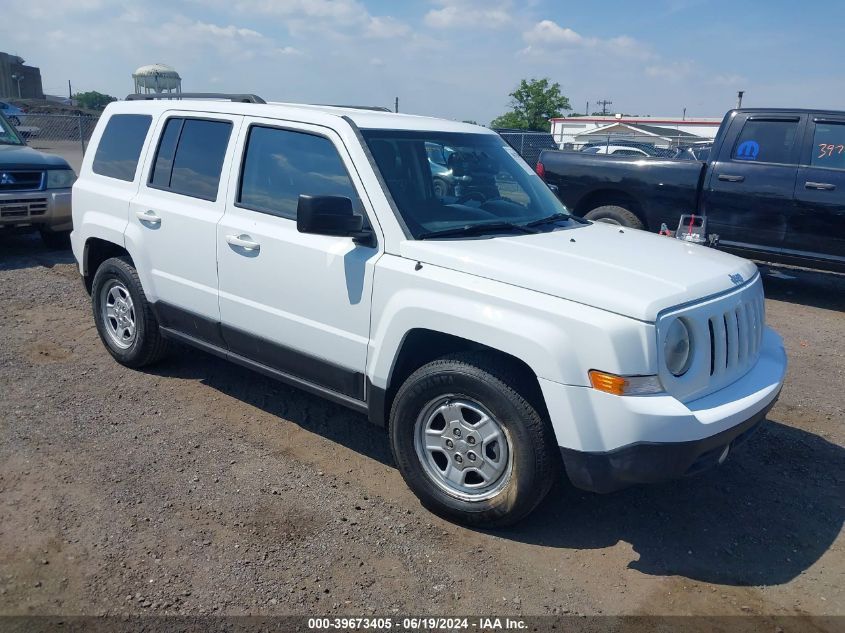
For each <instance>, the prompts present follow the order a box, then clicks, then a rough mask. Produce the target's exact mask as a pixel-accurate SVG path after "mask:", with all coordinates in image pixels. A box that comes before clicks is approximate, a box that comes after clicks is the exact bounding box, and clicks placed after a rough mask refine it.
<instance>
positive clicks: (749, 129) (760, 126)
mask: <svg viewBox="0 0 845 633" xmlns="http://www.w3.org/2000/svg"><path fill="white" fill-rule="evenodd" d="M797 133H798V120H797V119H796V120H794V121H772V120H769V121H766V120H755V119H749V120H748V121H746V122H745V125H744V126H743V128H742V132H740V134H739V138H738V139H737V141H736V145H734V149H733V153H732V154H731V158H733V159H734V160H742V161H749V162H757V163H781V164H785V165H794V164H797V163H796V161H795V158H794V153H793V151H792V150H793V148H794V147H795V137H796V135H797Z"/></svg>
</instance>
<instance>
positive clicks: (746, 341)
mask: <svg viewBox="0 0 845 633" xmlns="http://www.w3.org/2000/svg"><path fill="white" fill-rule="evenodd" d="M761 305H762V301H761V300H760V299H759V298H757V297H754V298H753V299H750V300H745V301H740V303H738V304H737V305H736V307H735V308H734V309H733V310H728V311H727V312H725V313H724V314H720V315H716V316H712V317H710V318H709V319H708V330H709V334H710V375H711V376H719V375H721V374H723V373H724V372H725V371H728V372H730V371H731V370H732V369H734V368H738V367H742V366H745V365H749V364H750V363H751V362H752V361H755V360H756V359H757V354H758V352H759V351H760V339H761V337H762V334H763V311H762V309H761Z"/></svg>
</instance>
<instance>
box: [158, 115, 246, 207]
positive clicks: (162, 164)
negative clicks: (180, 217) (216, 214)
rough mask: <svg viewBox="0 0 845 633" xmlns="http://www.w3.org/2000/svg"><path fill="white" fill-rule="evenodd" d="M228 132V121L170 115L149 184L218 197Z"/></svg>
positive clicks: (202, 196)
mask: <svg viewBox="0 0 845 633" xmlns="http://www.w3.org/2000/svg"><path fill="white" fill-rule="evenodd" d="M231 133H232V124H231V123H230V122H229V121H208V120H205V119H183V118H172V119H169V120H168V121H167V124H166V125H165V128H164V131H163V132H162V134H161V139H160V140H159V144H158V150H157V151H156V157H155V162H154V163H153V169H152V172H151V175H150V183H149V184H150V186H151V187H153V188H156V189H165V190H167V191H172V192H173V193H178V194H182V195H185V196H191V197H192V198H201V199H203V200H211V201H214V200H217V189H218V187H219V185H220V172H221V171H222V169H223V159H224V157H225V156H226V147H227V146H228V144H229V136H230V135H231Z"/></svg>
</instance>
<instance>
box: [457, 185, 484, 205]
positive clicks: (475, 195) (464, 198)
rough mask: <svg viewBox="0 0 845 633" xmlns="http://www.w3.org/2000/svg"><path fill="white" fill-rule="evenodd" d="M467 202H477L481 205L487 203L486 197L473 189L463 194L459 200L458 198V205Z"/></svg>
mask: <svg viewBox="0 0 845 633" xmlns="http://www.w3.org/2000/svg"><path fill="white" fill-rule="evenodd" d="M467 200H478V201H479V202H481V203H482V204H483V203H485V202H487V196H485V195H484V194H483V193H481V192H480V191H478V190H477V189H475V190H473V191H470V192H469V193H465V194H464V195H462V196H461V197H460V198H458V204H463V203H464V202H466V201H467Z"/></svg>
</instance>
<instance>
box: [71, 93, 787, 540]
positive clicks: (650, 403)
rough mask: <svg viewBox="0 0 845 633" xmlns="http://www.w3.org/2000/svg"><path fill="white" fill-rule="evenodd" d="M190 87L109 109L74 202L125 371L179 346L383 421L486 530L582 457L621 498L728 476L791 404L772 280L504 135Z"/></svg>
mask: <svg viewBox="0 0 845 633" xmlns="http://www.w3.org/2000/svg"><path fill="white" fill-rule="evenodd" d="M183 97H184V98H183V99H182V100H178V101H172V100H149V99H147V100H145V99H142V98H140V97H139V96H137V95H133V96H131V97H130V98H129V99H127V100H126V101H124V102H118V103H113V104H111V105H109V106H108V107H107V108H106V110H105V112H104V114H103V116H102V118H101V119H100V122H99V124H98V126H97V129H96V130H95V132H94V135H93V138H92V139H91V148H90V151H89V152H88V153H87V154H86V155H85V160H84V162H83V164H82V170H81V173H80V176H79V179H78V180H77V181H76V184H75V185H74V187H73V227H74V230H73V235H72V244H73V250H74V254H75V256H76V259H77V261H78V262H79V268H80V271H81V273H82V275H83V277H84V280H85V283H86V285H87V287H88V289H89V290H90V293H91V298H92V303H93V312H94V320H95V322H96V325H97V330H98V331H99V334H100V337H101V338H102V340H103V343H104V344H105V346H106V348H107V349H108V351H109V352H110V353H111V355H112V356H113V357H114V358H115V359H116V360H117V361H118V362H120V363H122V364H124V365H126V366H129V367H142V366H144V365H147V364H150V363H153V362H155V361H157V360H158V359H160V358H161V357H162V355H163V354H164V353H165V352H166V351H167V347H168V343H169V342H171V341H179V342H182V343H187V344H189V345H193V346H196V347H198V348H199V349H201V350H205V351H207V352H210V353H212V354H216V355H218V356H221V357H223V358H227V359H229V360H232V361H234V362H236V363H239V364H241V365H245V366H247V367H250V368H252V369H255V370H257V371H259V372H261V373H264V374H267V375H269V376H272V377H274V378H278V379H280V380H282V381H285V382H287V383H290V384H292V385H294V386H296V387H299V388H302V389H304V390H306V391H310V392H312V393H315V394H319V395H321V396H324V397H326V398H330V399H331V400H334V401H335V402H339V403H341V404H343V405H346V406H348V407H351V408H352V409H355V410H358V411H361V412H363V413H366V414H367V415H368V416H369V418H370V420H371V421H373V422H374V423H376V424H379V425H385V426H387V427H388V428H389V432H390V441H391V445H392V449H393V455H394V457H395V460H396V464H397V465H398V467H399V471H400V472H401V474H402V476H403V477H404V478H405V480H406V482H407V483H408V485H409V486H410V487H411V489H412V490H413V491H414V492H415V493H416V494H417V495H418V496H419V498H420V499H421V500H422V502H423V504H425V505H426V506H427V507H428V508H430V509H431V510H433V511H435V512H437V513H440V514H442V515H445V516H448V517H451V518H453V519H456V520H459V521H462V522H466V523H471V524H477V525H503V524H507V523H512V522H514V521H516V520H518V519H519V518H521V517H523V516H525V515H526V514H528V513H529V512H530V511H531V510H532V509H533V508H535V507H536V506H537V504H538V503H539V502H540V501H541V500H542V499H543V496H544V495H545V494H546V493H547V491H548V490H549V488H550V486H551V485H552V483H553V482H554V480H555V479H556V478H557V477H558V476H559V471H560V467H561V466H563V467H565V470H566V473H567V475H568V476H569V479H570V480H571V481H572V483H573V484H574V485H575V486H577V487H580V488H584V489H587V490H592V491H597V492H609V491H612V490H616V489H618V488H621V487H624V486H626V485H630V484H633V483H645V482H657V481H661V480H665V479H668V478H673V477H680V476H684V475H688V474H692V473H695V472H698V471H700V470H703V469H705V468H707V467H709V466H714V465H716V464H720V463H721V462H723V461H724V460H725V458H726V457H727V456H728V454H729V453H730V452H731V451H732V450H733V448H734V447H735V446H737V444H739V443H740V442H741V441H742V440H743V439H745V438H746V437H747V436H748V435H749V434H750V433H752V432H753V431H754V430H755V429H756V428H757V427H758V426H759V425H760V423H761V422H762V421H763V419H764V418H765V415H766V413H767V411H768V410H769V409H770V408H771V406H772V405H773V404H774V402H775V400H776V398H777V397H778V394H779V392H780V389H781V385H782V384H783V379H784V374H785V371H786V356H785V354H784V350H783V346H782V343H781V340H780V338H779V337H778V335H777V334H775V333H774V332H773V331H772V330H770V329H768V328H767V327H766V326H765V318H764V306H763V290H762V284H761V279H760V275H759V273H758V272H757V269H756V267H755V266H754V264H752V263H750V262H748V261H746V260H744V259H739V258H737V257H733V256H731V255H726V254H724V253H721V252H718V251H715V250H712V249H709V248H705V247H702V246H696V245H691V244H686V243H683V242H680V241H678V240H673V239H668V238H665V237H660V236H657V235H650V234H647V233H644V232H641V231H636V230H631V229H623V228H620V227H618V226H610V225H607V224H593V223H590V222H587V221H584V220H581V219H578V218H574V217H572V216H570V215H569V214H568V213H567V210H566V208H565V207H564V206H563V205H562V204H561V203H560V202H559V201H558V199H557V197H556V196H555V195H554V194H553V193H552V191H550V190H549V188H548V187H547V186H546V185H545V184H544V183H543V181H542V180H540V178H539V177H538V176H536V175H535V174H534V173H533V171H532V170H531V168H530V167H529V166H528V165H527V164H526V163H525V162H523V161H522V160H521V159H520V158H519V156H518V155H516V154H515V152H514V151H513V150H512V149H511V148H510V147H509V146H508V145H507V144H506V143H505V142H504V141H503V140H502V138H501V137H500V136H498V135H497V134H495V133H493V132H491V131H489V130H487V129H484V128H481V127H477V126H474V125H467V124H463V123H456V122H453V121H445V120H439V119H433V118H426V117H419V116H407V115H401V114H393V113H389V112H385V111H377V110H375V109H371V108H354V107H342V106H309V105H294V104H282V103H278V104H272V103H264V102H263V101H262V100H261V99H259V98H257V97H253V96H250V95H237V96H234V95H226V97H227V98H222V97H223V96H222V95H220V96H218V98H217V99H210V98H208V95H193V97H195V99H194V100H191V99H189V98H188V97H191V95H183ZM197 97H202V99H199V98H197ZM432 155H434V156H435V159H436V161H435V160H434V159H432ZM435 168H436V172H437V174H438V179H439V181H440V182H439V186H438V187H435V186H434V182H433V170H435ZM446 172H448V174H447V175H448V179H447V180H444V179H443V175H444V173H446ZM444 182H447V183H448V184H447V185H446V186H444V185H443V183H444Z"/></svg>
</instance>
